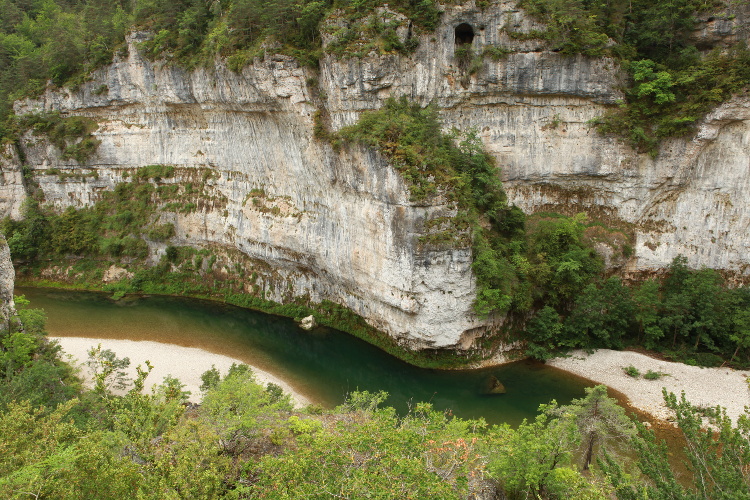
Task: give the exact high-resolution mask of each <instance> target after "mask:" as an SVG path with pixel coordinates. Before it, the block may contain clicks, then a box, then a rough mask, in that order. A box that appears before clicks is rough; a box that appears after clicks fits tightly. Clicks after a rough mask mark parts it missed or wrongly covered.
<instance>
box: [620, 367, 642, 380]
mask: <svg viewBox="0 0 750 500" xmlns="http://www.w3.org/2000/svg"><path fill="white" fill-rule="evenodd" d="M622 371H624V372H625V374H626V375H627V376H629V377H633V378H638V377H640V376H641V372H640V370H638V368H636V367H635V366H633V365H630V366H625V367H623V369H622Z"/></svg>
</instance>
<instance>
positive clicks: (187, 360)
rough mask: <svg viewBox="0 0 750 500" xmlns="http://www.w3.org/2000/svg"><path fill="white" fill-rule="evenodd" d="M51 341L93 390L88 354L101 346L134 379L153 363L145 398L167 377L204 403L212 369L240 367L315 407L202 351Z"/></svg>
mask: <svg viewBox="0 0 750 500" xmlns="http://www.w3.org/2000/svg"><path fill="white" fill-rule="evenodd" d="M48 338H49V339H50V340H52V341H55V342H57V343H58V344H59V345H60V347H61V348H62V351H63V358H64V359H65V360H66V361H69V362H72V364H73V365H74V366H75V367H76V368H78V369H80V375H81V377H82V378H83V381H84V384H87V385H89V386H90V385H91V383H92V375H91V373H90V371H89V370H88V368H87V367H86V365H85V362H86V360H87V359H88V350H89V349H91V348H92V347H96V346H97V345H101V346H102V349H110V350H111V351H112V352H114V353H115V354H116V355H117V357H118V358H128V359H129V360H130V365H129V366H128V368H126V369H125V372H126V373H127V375H128V376H129V377H130V378H131V379H134V378H135V377H136V375H137V373H136V367H137V366H138V365H141V366H145V363H146V361H147V360H148V361H149V362H150V363H151V365H152V366H153V367H154V368H153V370H152V371H151V373H150V374H149V377H148V379H147V380H146V387H144V389H143V393H144V394H147V393H149V392H150V391H151V387H152V386H153V385H157V384H159V383H161V381H162V380H163V379H164V377H165V376H172V377H174V378H176V379H178V380H179V381H180V382H181V383H182V384H184V385H185V389H186V390H188V391H190V393H191V394H190V397H189V398H188V399H189V401H191V402H193V403H200V401H201V399H202V398H201V390H200V385H201V383H202V381H201V378H200V376H201V375H202V374H203V373H204V372H206V371H208V370H210V369H211V368H212V367H216V368H217V369H218V370H219V371H220V372H221V374H222V375H226V373H227V371H228V370H229V367H230V366H232V364H235V363H236V364H240V365H247V366H249V367H250V368H251V369H252V371H253V375H254V377H255V381H256V382H258V383H259V384H260V385H263V386H265V385H267V384H269V383H272V384H276V385H278V386H279V387H281V388H282V389H283V390H284V392H285V393H287V394H289V396H290V397H291V399H292V403H293V404H294V406H295V408H298V409H301V408H304V407H306V406H308V405H310V404H315V402H314V401H313V400H311V399H310V398H309V397H307V396H305V395H304V394H302V393H301V392H299V391H297V390H296V389H295V388H294V387H293V386H292V385H291V384H289V383H288V382H286V381H285V380H283V379H281V378H279V377H277V376H276V375H273V374H271V373H269V372H267V371H265V370H261V369H260V368H258V367H257V366H253V365H251V364H249V363H246V362H245V361H242V360H240V359H236V358H232V357H231V356H226V355H224V354H216V353H213V352H210V351H207V350H205V349H200V348H198V347H185V346H179V345H174V344H167V343H165V342H155V341H151V340H125V339H106V338H105V339H102V338H90V337H59V336H54V337H48ZM69 356H70V357H69ZM176 358H179V359H180V363H174V359H176Z"/></svg>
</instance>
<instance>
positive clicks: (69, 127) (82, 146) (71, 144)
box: [4, 112, 101, 174]
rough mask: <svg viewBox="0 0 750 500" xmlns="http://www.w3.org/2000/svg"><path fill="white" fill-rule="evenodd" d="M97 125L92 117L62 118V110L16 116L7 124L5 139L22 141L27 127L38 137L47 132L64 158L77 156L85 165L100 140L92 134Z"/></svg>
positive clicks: (78, 160) (75, 158)
mask: <svg viewBox="0 0 750 500" xmlns="http://www.w3.org/2000/svg"><path fill="white" fill-rule="evenodd" d="M96 128H97V125H96V122H95V121H93V120H91V119H89V118H85V117H82V116H71V117H62V116H61V115H60V113H57V112H50V113H40V114H28V115H24V116H15V115H13V116H11V117H10V118H9V119H8V120H7V122H6V123H5V129H4V131H5V134H6V137H5V139H6V140H9V141H13V142H18V141H20V140H21V134H22V133H23V132H24V131H26V130H31V131H32V133H33V134H34V135H36V136H38V135H44V136H46V137H47V139H49V141H50V142H51V143H52V144H53V145H55V146H56V147H57V149H59V150H60V153H61V154H60V157H61V158H62V159H63V160H67V159H74V160H76V161H77V162H78V163H81V164H83V163H85V162H86V160H87V159H88V158H90V157H91V155H93V154H94V153H95V152H96V149H97V148H98V147H99V143H100V142H101V141H99V140H98V139H95V138H94V137H93V136H92V135H91V133H92V132H93V131H94V130H96ZM54 173H56V174H59V172H54Z"/></svg>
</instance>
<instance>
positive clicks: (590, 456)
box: [583, 431, 596, 471]
mask: <svg viewBox="0 0 750 500" xmlns="http://www.w3.org/2000/svg"><path fill="white" fill-rule="evenodd" d="M595 442H596V433H595V432H594V431H591V433H590V434H589V445H588V449H587V450H586V460H585V461H584V462H583V470H584V471H587V470H589V466H590V465H591V461H592V460H593V459H594V443H595Z"/></svg>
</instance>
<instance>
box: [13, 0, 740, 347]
mask: <svg viewBox="0 0 750 500" xmlns="http://www.w3.org/2000/svg"><path fill="white" fill-rule="evenodd" d="M329 22H333V23H335V22H336V21H335V20H331V21H329ZM737 22H739V21H737ZM461 23H468V24H470V25H471V26H472V27H473V29H474V33H475V37H474V40H473V42H472V46H473V51H474V53H475V54H481V53H482V50H483V49H484V47H487V46H496V47H503V48H504V49H506V50H508V51H509V52H510V53H509V54H508V55H507V56H506V57H504V58H501V59H500V60H497V61H495V60H493V59H492V58H489V57H485V58H483V59H482V60H481V67H480V68H479V69H478V71H476V72H473V73H472V74H470V73H469V71H468V70H467V68H466V67H464V66H463V65H462V64H461V63H460V61H458V60H457V58H456V57H455V50H456V43H455V33H454V29H455V27H456V26H457V25H459V24H461ZM725 24H726V23H724V24H721V25H711V26H708V25H707V26H704V27H703V30H704V31H705V33H703V36H714V35H712V33H714V32H721V33H719V34H718V35H716V36H720V35H721V36H724V35H722V33H730V34H731V33H733V31H732V29H731V28H732V27H731V26H730V27H729V28H727V26H725ZM730 24H731V23H730ZM538 27H539V26H537V25H536V24H535V22H534V21H532V20H531V19H529V18H528V17H526V16H525V15H524V13H523V12H522V11H520V10H518V9H517V8H516V7H515V2H498V3H495V4H493V5H492V6H491V7H489V8H486V9H484V10H482V9H479V8H477V7H475V6H474V5H473V4H472V3H469V4H466V5H464V6H445V13H444V15H443V18H442V22H441V25H440V26H439V28H438V29H437V30H436V32H435V33H432V34H426V35H421V37H420V39H419V41H420V44H419V47H418V48H417V50H416V52H415V53H414V54H413V55H411V56H409V57H406V56H400V55H397V54H386V55H377V54H374V53H372V54H370V55H368V56H366V57H363V58H342V59H339V58H336V57H335V56H333V55H326V56H324V57H323V59H322V61H321V65H320V70H319V72H317V71H313V70H310V69H308V68H303V67H300V66H299V65H298V64H297V63H296V62H295V61H294V60H292V59H291V58H289V57H286V56H280V55H272V54H271V52H270V51H269V52H268V53H267V55H266V56H265V58H262V59H260V58H258V59H256V60H255V61H254V63H253V64H252V65H249V66H247V67H246V68H244V70H243V71H242V72H241V73H240V74H237V73H234V72H232V71H230V70H229V69H227V68H226V66H225V64H224V63H223V62H222V61H218V60H217V61H216V63H215V66H214V67H211V68H210V69H197V70H194V71H190V72H187V71H184V70H182V69H179V68H177V67H174V66H170V65H168V64H166V63H164V62H162V61H156V62H152V61H149V60H147V59H145V58H144V57H143V56H142V55H141V54H140V53H139V51H138V43H139V41H141V40H143V39H144V37H146V36H147V35H146V34H144V33H133V34H132V35H131V36H130V37H129V39H128V51H127V55H118V56H116V58H115V61H114V62H113V64H111V65H109V66H107V67H106V68H103V69H101V70H97V71H96V72H95V73H94V74H93V75H92V79H91V81H88V82H86V83H84V84H83V85H81V86H80V87H79V88H77V89H75V90H72V89H63V90H54V89H50V90H48V91H47V92H46V93H45V94H44V95H43V96H41V97H40V98H38V99H34V100H26V101H21V102H18V103H17V106H16V113H17V114H23V113H30V112H39V111H51V110H56V111H60V112H61V113H63V114H64V115H68V114H69V115H82V116H86V117H90V118H92V119H94V120H96V122H97V123H98V129H97V130H96V132H95V133H94V135H95V136H96V138H97V139H99V140H100V141H101V144H100V146H99V148H98V150H97V152H96V154H95V155H94V156H93V157H92V158H91V159H90V160H89V161H88V162H87V164H85V165H79V164H78V163H77V162H76V161H74V160H63V159H62V158H61V154H60V151H59V150H58V149H57V148H56V147H55V146H53V145H52V144H50V143H49V142H48V141H47V140H46V139H44V138H43V137H42V136H36V135H33V134H31V133H27V134H26V135H25V136H24V138H23V140H22V141H21V151H17V150H15V149H14V148H12V147H10V146H8V147H7V148H6V150H5V151H4V152H3V154H2V155H1V156H0V171H1V172H2V178H0V210H1V211H2V215H10V216H11V217H18V216H19V215H20V206H21V203H22V201H23V199H24V197H25V196H26V192H27V189H28V188H27V186H25V183H24V178H23V172H22V167H21V165H22V163H24V162H25V164H26V166H27V169H29V170H30V172H31V173H32V174H33V175H32V176H33V178H34V179H35V180H36V183H38V185H39V188H40V189H41V191H42V192H43V195H44V199H45V200H46V201H47V202H48V203H51V204H54V205H55V206H56V207H57V208H59V209H62V208H64V207H67V206H75V207H81V206H84V205H88V204H92V203H94V202H95V201H96V200H97V199H98V196H99V193H100V192H101V191H103V190H109V189H112V188H113V187H114V186H115V184H117V183H119V182H123V181H127V180H128V176H130V175H131V174H132V173H134V172H135V171H136V169H138V168H139V167H143V166H145V165H152V164H163V165H171V166H174V167H175V168H176V175H175V176H174V177H173V178H169V179H162V180H161V181H160V182H161V183H166V184H168V183H187V182H195V181H196V179H197V178H201V177H202V178H203V180H204V181H205V184H206V193H205V197H204V198H203V199H202V200H199V203H198V206H197V209H196V210H194V211H188V212H186V213H182V212H181V211H162V212H160V215H159V217H160V222H162V223H163V222H172V223H174V225H175V229H176V236H175V237H174V239H173V240H172V244H179V245H193V246H198V247H202V246H204V247H205V246H213V247H221V248H228V249H236V250H239V251H240V252H242V253H243V254H244V255H245V256H247V257H248V258H249V259H251V260H252V262H254V263H255V268H254V269H255V271H256V272H257V273H258V275H259V276H260V277H259V280H260V283H262V284H263V289H264V291H265V294H266V297H267V298H269V299H272V300H276V301H280V302H283V301H286V300H289V299H290V298H291V297H298V296H305V297H309V299H310V300H311V301H314V302H320V301H322V300H331V301H334V302H337V303H339V304H342V305H345V306H346V307H348V308H350V309H351V310H353V311H354V312H356V313H358V314H360V315H361V316H363V317H364V318H366V319H367V321H368V322H369V323H370V324H371V325H373V326H374V327H376V328H378V329H380V330H382V331H384V332H386V333H388V334H389V335H391V336H392V337H394V338H396V339H397V340H399V341H400V342H401V343H403V344H405V345H407V346H409V347H412V348H426V347H447V346H456V347H468V346H469V345H470V344H471V342H472V341H473V340H474V339H475V338H476V337H477V336H478V335H481V334H482V333H483V332H484V331H486V330H488V329H493V328H495V327H496V326H497V325H498V323H499V322H500V321H501V320H500V319H498V318H490V319H489V320H481V319H479V318H477V317H476V316H475V315H474V313H473V310H472V302H473V299H474V296H475V290H476V286H475V282H474V278H473V276H472V272H471V248H468V247H465V248H452V249H445V248H438V247H432V246H430V245H427V244H423V243H420V240H419V237H420V236H421V235H424V234H426V233H427V232H428V231H429V230H428V229H426V228H425V222H426V221H429V220H431V219H434V218H437V217H442V216H446V215H448V216H449V215H451V214H452V213H454V212H453V210H454V208H453V206H452V204H451V203H449V202H447V201H446V200H445V199H443V198H441V197H440V196H438V197H436V198H434V199H432V200H429V201H426V202H412V201H410V197H409V191H408V187H407V186H406V184H405V183H404V181H403V180H402V179H401V177H400V176H399V174H398V173H397V172H396V170H395V169H394V168H393V167H391V166H390V165H388V163H387V162H386V161H385V160H384V159H383V158H382V157H381V156H380V155H379V154H377V153H374V152H372V151H368V150H365V149H363V148H359V147H353V146H348V147H345V148H343V149H341V150H340V151H337V150H335V149H333V148H332V147H331V146H330V145H329V144H327V143H325V142H323V141H320V140H317V139H315V138H314V125H315V120H314V116H315V112H316V110H318V109H320V108H323V109H325V110H326V116H327V120H328V121H329V122H330V126H331V127H332V128H333V129H334V130H336V129H339V128H341V127H342V126H344V125H348V124H352V123H354V122H355V121H356V119H357V117H358V116H359V114H360V113H361V112H363V111H366V110H371V109H377V108H379V107H381V106H382V104H383V102H384V100H385V99H387V98H388V97H398V96H408V97H409V98H411V99H413V100H416V101H417V102H420V103H423V104H427V103H429V102H435V103H436V104H437V105H438V107H439V109H440V110H441V116H442V118H443V120H444V123H445V125H446V127H448V128H450V127H456V128H458V129H461V130H468V129H476V130H477V131H478V133H479V135H480V137H481V138H482V140H483V142H484V144H485V147H486V148H487V150H488V151H489V152H490V153H492V154H493V155H494V156H495V158H496V159H497V161H498V164H499V165H500V166H501V169H502V175H503V181H504V184H505V188H506V191H507V192H508V195H509V200H510V202H512V203H515V204H517V205H518V206H519V207H521V208H522V209H523V210H524V211H525V212H535V211H546V210H554V211H560V212H564V213H571V212H579V211H586V212H588V213H589V214H591V215H592V217H594V218H598V219H602V220H604V221H605V222H608V223H613V224H618V225H620V226H626V227H627V228H628V230H629V231H631V232H632V234H633V235H634V238H635V245H634V253H633V255H632V256H631V257H629V259H628V260H627V262H626V263H625V264H624V265H623V270H624V271H639V270H655V269H660V268H663V267H665V266H667V265H668V264H669V263H670V261H671V260H672V259H673V258H674V257H675V256H677V255H678V254H683V255H685V256H686V257H687V258H688V261H689V264H690V265H691V266H695V267H701V266H707V267H713V268H718V269H726V270H730V271H733V272H736V273H740V274H745V273H746V272H747V270H748V264H749V263H750V262H749V260H748V249H750V231H749V229H750V211H749V210H748V209H747V208H746V205H747V203H746V198H747V195H746V193H747V192H748V189H747V188H748V184H750V169H749V168H748V165H750V149H748V147H747V145H748V141H750V125H749V124H750V122H749V121H748V120H750V99H749V98H748V97H746V96H736V97H735V98H733V99H732V100H731V101H729V102H727V103H725V104H723V105H721V106H720V107H718V108H717V109H716V110H714V111H713V112H712V113H711V114H709V116H708V117H706V119H705V120H704V121H703V122H702V123H701V124H700V127H699V130H698V132H697V134H696V135H695V136H694V137H689V138H685V139H674V140H671V141H669V142H667V143H665V144H664V145H663V146H662V148H661V149H660V151H659V154H658V155H657V156H656V157H651V156H648V155H643V154H637V153H636V152H634V151H633V150H632V149H631V148H630V147H629V146H627V145H626V144H625V143H624V142H622V141H621V140H620V139H617V138H614V137H604V136H601V135H599V134H597V132H596V131H595V130H593V129H592V128H591V127H590V125H589V121H590V120H592V119H594V118H596V117H598V116H601V115H602V114H603V113H604V112H605V111H606V110H607V109H608V108H609V107H611V106H613V105H615V104H616V103H617V101H618V99H621V98H622V97H623V95H622V93H621V90H620V89H621V87H622V86H623V84H624V74H623V72H622V71H621V70H620V68H619V67H618V65H617V64H616V63H615V62H614V61H612V60H609V59H606V58H602V59H591V58H586V57H583V56H577V57H570V56H562V55H560V54H557V53H554V52H552V51H549V50H548V49H547V48H546V46H545V43H544V42H543V41H539V40H525V41H519V40H518V39H514V38H511V37H510V36H509V35H508V32H509V31H511V30H512V31H516V32H519V31H520V32H528V31H531V30H533V29H536V28H538ZM712 30H713V31H712ZM399 33H400V35H401V36H402V37H403V38H406V37H408V36H410V30H408V29H407V26H406V24H405V25H404V29H402V30H401V31H400V32H399ZM22 158H23V160H22ZM58 172H63V173H70V174H81V175H79V176H78V177H76V176H75V175H70V176H67V175H66V176H61V175H59V174H58ZM94 172H95V174H96V175H89V174H92V173H94ZM252 193H256V195H255V196H253V195H252ZM150 246H151V252H152V259H156V258H158V256H159V255H161V254H162V253H163V252H164V248H165V246H166V245H165V244H162V243H158V242H152V243H151V244H150ZM248 289H250V287H248Z"/></svg>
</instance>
